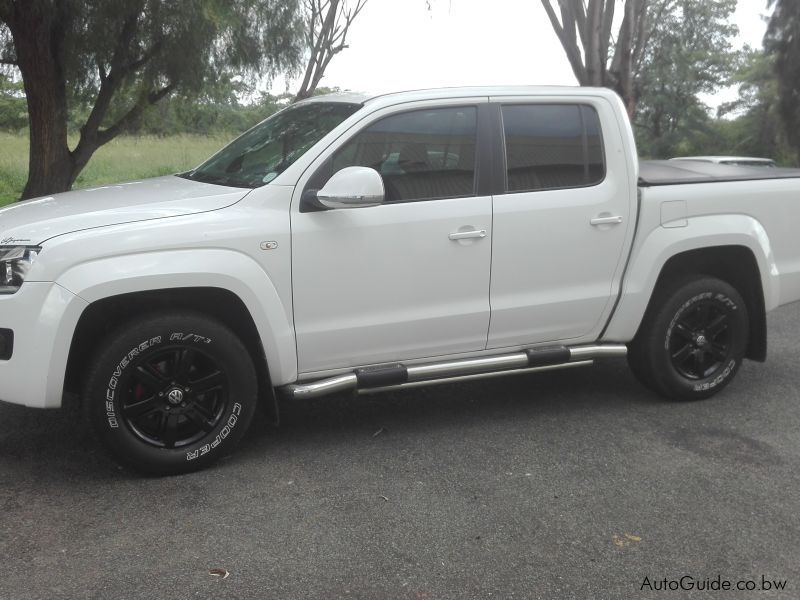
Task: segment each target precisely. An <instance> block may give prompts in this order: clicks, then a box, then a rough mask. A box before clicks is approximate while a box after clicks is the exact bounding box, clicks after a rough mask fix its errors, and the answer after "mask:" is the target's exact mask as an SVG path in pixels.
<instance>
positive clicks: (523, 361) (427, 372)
mask: <svg viewBox="0 0 800 600" xmlns="http://www.w3.org/2000/svg"><path fill="white" fill-rule="evenodd" d="M627 353H628V348H627V346H625V345H624V344H601V345H595V346H574V347H571V348H570V347H567V346H551V347H547V348H531V349H529V350H523V351H520V352H514V353H512V354H501V355H499V356H487V357H485V358H467V359H463V360H452V361H447V362H438V363H429V364H422V365H413V366H408V367H407V366H405V365H403V364H400V363H395V364H389V365H378V366H374V367H364V368H361V369H356V370H355V371H354V372H353V373H346V374H344V375H337V376H335V377H328V378H326V379H320V380H318V381H312V382H310V383H294V384H291V385H287V386H286V387H285V388H284V389H285V390H286V391H287V392H288V393H289V395H290V396H291V397H292V398H298V399H299V398H317V397H319V396H325V395H326V394H332V393H334V392H341V391H345V390H356V391H357V392H358V393H359V394H372V393H377V392H384V391H388V390H397V389H404V388H410V387H419V386H423V385H432V384H436V383H451V382H455V381H468V380H472V379H480V378H486V377H497V376H499V375H512V374H520V373H532V372H537V371H551V370H555V369H566V368H571V367H578V366H585V365H590V364H592V361H593V360H594V359H596V358H605V357H615V356H625V355H626V354H627Z"/></svg>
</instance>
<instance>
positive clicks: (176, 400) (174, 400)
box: [167, 388, 183, 406]
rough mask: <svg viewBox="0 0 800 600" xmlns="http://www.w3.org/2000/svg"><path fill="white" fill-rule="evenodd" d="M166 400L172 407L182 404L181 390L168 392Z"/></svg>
mask: <svg viewBox="0 0 800 600" xmlns="http://www.w3.org/2000/svg"><path fill="white" fill-rule="evenodd" d="M167 400H168V401H169V403H170V404H172V405H173V406H177V405H178V404H180V403H181V402H183V390H179V389H177V388H175V389H172V390H170V392H169V394H167Z"/></svg>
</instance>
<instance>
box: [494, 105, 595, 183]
mask: <svg viewBox="0 0 800 600" xmlns="http://www.w3.org/2000/svg"><path fill="white" fill-rule="evenodd" d="M502 113H503V131H504V134H505V148H506V177H507V183H506V190H507V191H508V192H530V191H537V190H549V189H560V188H575V187H585V186H590V185H595V184H597V183H599V182H601V181H602V180H603V179H604V177H605V163H604V159H603V141H602V135H601V132H600V121H599V118H598V116H597V112H596V111H595V110H594V108H592V107H591V106H586V105H581V104H535V105H533V104H532V105H507V106H503V107H502Z"/></svg>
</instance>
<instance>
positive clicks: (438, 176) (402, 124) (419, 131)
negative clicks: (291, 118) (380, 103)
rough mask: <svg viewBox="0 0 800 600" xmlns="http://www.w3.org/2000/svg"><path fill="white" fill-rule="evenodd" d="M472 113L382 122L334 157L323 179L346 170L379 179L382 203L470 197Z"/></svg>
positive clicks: (420, 114)
mask: <svg viewBox="0 0 800 600" xmlns="http://www.w3.org/2000/svg"><path fill="white" fill-rule="evenodd" d="M476 121H477V110H476V108H475V107H473V106H466V107H458V108H437V109H431V110H418V111H412V112H407V113H403V114H399V115H394V116H391V117H387V118H385V119H382V120H380V121H378V122H377V123H373V124H372V125H370V126H369V127H368V128H367V129H365V130H364V131H362V132H360V133H359V134H357V135H356V136H355V137H354V138H353V139H352V140H350V141H349V142H348V143H347V144H346V145H345V146H344V147H343V148H342V149H341V150H339V151H338V152H337V153H336V154H335V155H334V156H333V161H332V164H331V168H330V170H329V171H328V175H329V176H330V175H332V174H333V173H336V172H337V171H339V170H340V169H343V168H345V167H350V166H362V167H371V168H373V169H375V170H376V171H378V173H380V174H381V176H382V177H383V184H384V187H385V188H386V199H385V202H404V201H405V202H407V201H412V200H431V199H434V198H453V197H458V196H471V195H473V194H474V193H475V140H476Z"/></svg>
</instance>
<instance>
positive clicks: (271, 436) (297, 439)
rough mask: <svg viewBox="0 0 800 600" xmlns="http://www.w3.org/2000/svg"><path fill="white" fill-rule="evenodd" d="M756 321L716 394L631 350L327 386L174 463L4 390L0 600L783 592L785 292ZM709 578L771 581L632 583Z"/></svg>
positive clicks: (787, 439) (788, 379)
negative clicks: (333, 392) (120, 452)
mask: <svg viewBox="0 0 800 600" xmlns="http://www.w3.org/2000/svg"><path fill="white" fill-rule="evenodd" d="M769 326H770V338H771V339H770V344H771V346H770V357H769V360H768V362H767V363H766V364H756V363H746V364H745V366H744V368H743V369H742V371H741V372H740V373H739V376H738V379H737V380H736V381H735V382H734V384H733V385H732V386H731V387H729V388H728V389H727V390H726V391H725V392H723V393H722V395H720V396H718V397H716V398H714V399H711V400H708V401H704V402H698V403H689V404H685V403H669V402H664V401H661V400H659V399H658V398H656V397H654V396H653V395H651V394H649V393H648V392H646V391H645V390H644V389H643V388H641V387H640V386H639V385H638V384H637V382H636V381H635V380H634V379H633V377H632V375H630V374H629V372H628V370H627V367H626V365H625V363H624V361H614V362H610V363H606V364H603V365H598V366H595V367H592V368H587V369H579V370H572V371H563V372H553V373H549V374H541V375H530V376H520V377H516V378H505V379H498V380H493V381H491V382H487V381H484V382H479V383H470V384H461V385H450V386H438V387H432V388H428V389H424V390H421V391H408V392H403V393H395V394H388V395H383V396H373V397H358V398H353V397H350V396H336V397H331V398H327V399H319V400H316V401H310V402H306V403H302V404H293V405H286V404H284V409H285V412H284V418H285V422H284V424H283V426H282V427H281V428H280V429H278V430H277V431H276V430H273V429H271V428H270V427H269V426H268V424H267V422H266V419H265V418H263V417H262V418H261V419H260V420H259V422H257V423H256V425H255V427H254V428H253V430H252V431H251V432H250V434H249V435H248V437H247V438H246V439H245V441H244V442H243V444H242V445H241V446H240V447H239V449H238V452H237V453H236V454H234V455H232V456H231V457H229V458H227V459H225V460H223V461H221V462H220V463H218V464H217V465H216V466H215V467H213V468H212V469H210V470H207V471H204V472H201V473H196V474H192V475H188V476H182V477H173V478H162V479H146V478H141V477H138V476H136V475H133V474H131V473H128V472H126V471H124V470H121V469H120V468H118V467H117V466H116V465H115V464H114V463H113V462H111V461H110V460H109V459H108V458H106V456H105V455H104V454H103V451H102V450H101V449H100V448H99V447H98V446H97V444H96V443H95V442H94V440H93V438H92V437H91V436H90V435H89V433H88V431H87V428H86V427H85V426H84V425H83V424H82V420H81V419H80V417H79V415H78V413H77V412H76V411H75V410H62V411H54V412H40V411H35V410H30V409H25V408H21V407H16V406H10V405H0V517H1V520H0V565H1V566H2V572H1V573H0V598H2V599H4V600H5V599H18V598H19V599H27V598H46V599H56V598H102V599H105V598H114V599H121V598H126V599H127V598H147V599H154V598H270V599H272V598H274V599H295V598H297V599H313V598H365V599H383V598H387V599H389V598H391V599H394V598H398V599H410V600H417V599H422V598H428V599H435V598H453V599H470V598H636V597H653V598H663V597H676V598H682V597H690V598H702V597H717V598H728V597H734V598H735V597H741V598H773V597H781V598H798V597H800V386H799V384H800V371H798V365H800V345H799V344H798V343H797V341H796V340H797V339H798V335H800V304H795V305H792V306H788V307H784V308H783V309H781V310H779V311H777V312H775V313H773V314H771V315H770V319H769ZM210 568H224V569H227V570H228V571H229V573H230V575H229V577H227V578H226V579H220V578H217V577H213V576H211V575H209V569H210ZM717 575H720V576H721V579H722V580H726V579H727V580H730V581H732V582H734V585H735V582H736V581H739V580H754V581H755V582H756V583H757V585H758V586H759V587H760V586H761V576H762V575H763V576H766V577H767V578H768V579H783V580H787V581H788V583H787V591H786V592H783V593H776V592H775V591H774V590H772V591H769V592H761V591H749V592H734V593H726V592H719V593H716V594H708V593H706V592H703V593H698V592H696V591H695V592H685V591H684V592H681V591H676V592H672V593H664V592H656V591H652V592H651V591H649V590H650V588H648V586H647V584H646V583H645V577H647V578H648V580H647V581H649V582H650V584H649V585H650V586H651V587H655V586H656V585H658V584H656V582H661V581H662V580H663V579H664V578H668V579H671V580H672V579H679V578H680V577H682V576H690V577H693V578H694V580H695V581H702V580H704V579H706V578H708V579H712V580H714V579H716V578H717ZM684 583H688V580H684ZM643 584H645V589H644V590H642V585H643ZM743 585H747V584H743Z"/></svg>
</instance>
